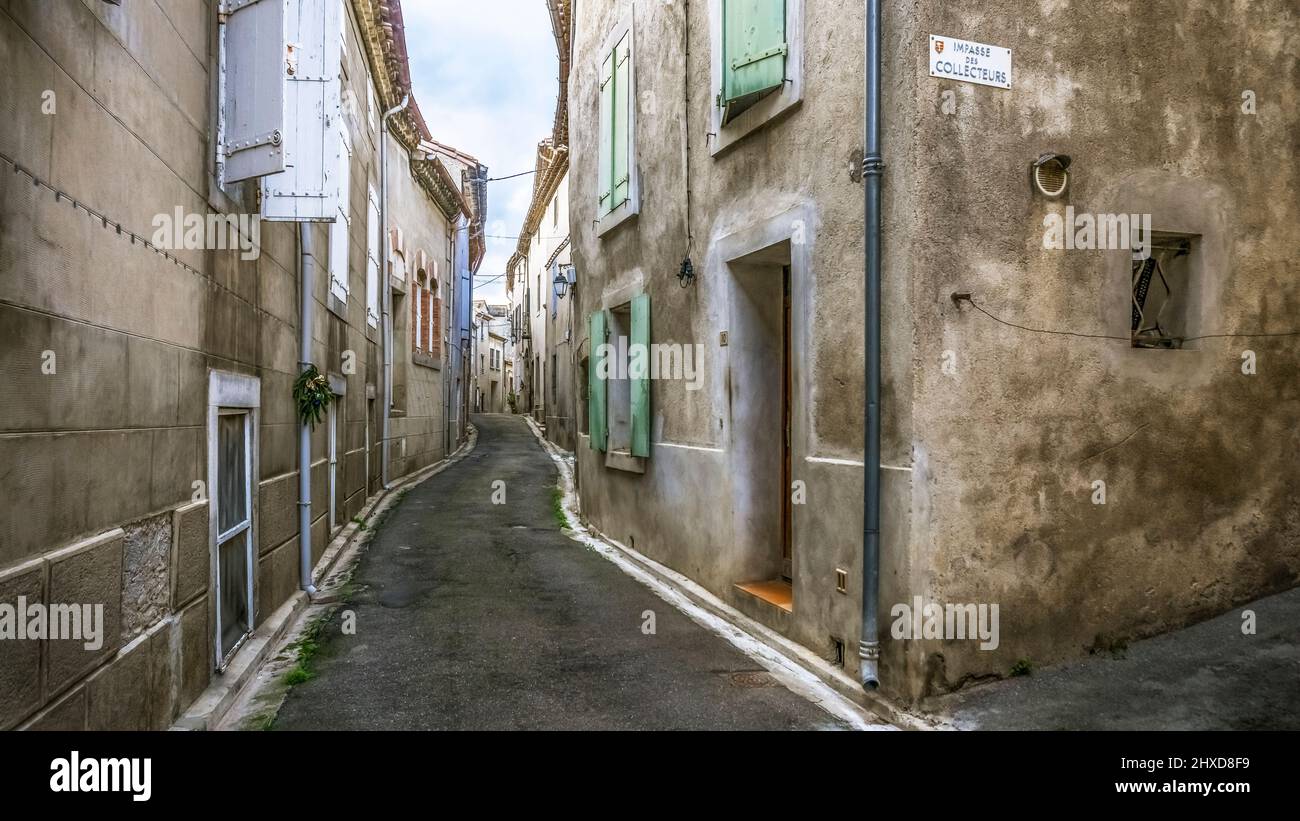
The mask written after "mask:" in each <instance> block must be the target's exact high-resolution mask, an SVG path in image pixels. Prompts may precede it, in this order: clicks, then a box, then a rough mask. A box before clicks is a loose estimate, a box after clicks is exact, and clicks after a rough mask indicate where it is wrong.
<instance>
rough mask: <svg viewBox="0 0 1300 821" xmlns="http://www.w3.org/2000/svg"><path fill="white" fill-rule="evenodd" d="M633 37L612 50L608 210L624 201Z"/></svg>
mask: <svg viewBox="0 0 1300 821" xmlns="http://www.w3.org/2000/svg"><path fill="white" fill-rule="evenodd" d="M631 37H632V35H631V34H624V35H623V39H622V40H619V41H618V45H617V46H615V47H614V135H613V140H614V163H613V175H614V191H613V200H612V201H611V202H610V209H611V210H612V209H614V208H617V207H619V206H620V205H622V204H623V203H625V202H627V199H628V180H629V176H628V159H629V157H630V156H631V151H630V145H629V143H630V140H629V137H630V136H631V128H630V125H631V122H630V120H631V116H632V84H631V79H630V78H631V77H632V39H631Z"/></svg>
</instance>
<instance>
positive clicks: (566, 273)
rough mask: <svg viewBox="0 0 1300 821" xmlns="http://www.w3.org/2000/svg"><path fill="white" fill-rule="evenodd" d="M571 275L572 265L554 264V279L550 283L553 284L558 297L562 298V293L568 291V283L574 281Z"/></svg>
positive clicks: (572, 274) (572, 273)
mask: <svg viewBox="0 0 1300 821" xmlns="http://www.w3.org/2000/svg"><path fill="white" fill-rule="evenodd" d="M573 276H574V272H573V266H572V265H556V266H555V279H553V280H551V284H552V285H554V286H555V295H556V296H557V297H559V298H560V299H564V295H565V294H566V293H568V291H569V284H570V283H572V282H573V281H574V280H573Z"/></svg>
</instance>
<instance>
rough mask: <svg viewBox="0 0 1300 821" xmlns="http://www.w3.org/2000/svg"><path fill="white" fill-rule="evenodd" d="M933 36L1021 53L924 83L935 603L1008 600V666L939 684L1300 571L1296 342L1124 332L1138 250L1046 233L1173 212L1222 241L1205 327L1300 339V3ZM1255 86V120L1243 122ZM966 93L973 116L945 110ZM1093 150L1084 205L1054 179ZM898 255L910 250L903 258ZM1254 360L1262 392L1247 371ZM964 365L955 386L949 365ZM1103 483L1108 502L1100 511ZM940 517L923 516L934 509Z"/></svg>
mask: <svg viewBox="0 0 1300 821" xmlns="http://www.w3.org/2000/svg"><path fill="white" fill-rule="evenodd" d="M919 11H920V13H921V19H922V28H923V30H924V31H925V32H928V33H935V34H943V35H948V36H953V37H962V38H966V39H972V40H977V41H981V42H986V43H993V44H997V45H1001V46H1006V47H1009V48H1011V49H1012V51H1013V54H1014V61H1015V64H1014V78H1015V79H1014V85H1013V88H1012V90H1010V91H1002V90H998V89H992V88H984V87H978V86H973V85H968V84H959V83H951V82H947V81H941V80H937V79H931V78H928V77H924V75H925V74H926V73H927V70H926V65H925V60H924V55H925V47H924V45H922V47H921V48H920V49H919V50H916V51H914V52H913V54H914V59H913V60H910V61H904V62H903V63H902V64H901V68H902V70H905V71H909V72H915V73H916V74H918V75H919V76H922V77H923V79H922V81H921V82H920V84H919V87H918V88H917V103H918V105H917V110H918V116H917V118H916V120H915V122H914V123H913V125H914V127H915V133H916V140H917V150H918V152H919V155H920V156H921V157H923V158H924V162H922V163H920V164H918V165H916V166H915V167H914V169H913V172H914V173H915V174H916V175H918V179H917V183H916V185H915V191H916V194H917V203H916V205H917V207H915V208H914V209H913V219H914V220H915V222H914V223H913V227H912V230H913V231H914V232H915V235H916V237H917V239H916V240H914V242H913V247H914V250H915V261H916V264H915V267H914V271H915V276H914V279H913V282H914V289H913V297H912V300H913V304H914V306H915V315H916V344H917V371H916V379H917V382H916V390H917V392H916V401H915V405H914V409H915V414H916V421H915V427H916V443H915V446H916V449H917V453H918V460H917V461H918V471H919V470H920V462H921V461H922V460H924V462H925V463H926V465H927V467H926V469H925V471H924V481H923V482H922V481H921V479H920V477H919V476H918V477H917V484H918V499H919V500H923V504H924V505H925V509H924V511H922V510H920V509H918V510H917V515H916V520H915V522H914V527H915V528H916V535H915V543H914V551H915V557H914V559H915V562H916V573H915V584H916V592H917V593H919V594H924V595H927V596H930V597H933V598H935V599H936V600H938V601H941V602H943V601H949V602H996V603H999V604H1000V605H1001V633H1002V642H1001V647H1000V648H999V650H998V651H997V652H996V653H987V652H979V651H977V650H975V649H974V647H973V646H972V645H971V644H970V643H949V644H946V645H943V646H940V645H938V644H933V643H928V646H927V647H926V648H925V650H924V652H925V653H926V654H927V656H928V658H926V660H925V662H924V664H925V669H924V675H925V684H924V690H925V691H926V692H934V691H941V690H944V689H947V688H951V687H954V686H957V685H959V684H961V683H962V681H963V680H964V679H967V678H969V677H971V676H979V675H985V674H1001V675H1005V674H1006V673H1007V672H1008V670H1009V668H1010V666H1011V665H1012V664H1013V663H1014V662H1015V661H1016V660H1018V659H1031V660H1033V661H1035V662H1039V663H1042V662H1050V661H1054V660H1057V659H1060V658H1063V657H1069V656H1076V655H1079V654H1082V653H1084V652H1086V651H1087V650H1088V649H1090V648H1091V649H1096V648H1097V647H1099V646H1101V647H1105V646H1109V645H1112V644H1115V643H1118V642H1122V641H1124V640H1128V639H1132V638H1135V637H1140V636H1144V635H1148V634H1151V633H1156V632H1160V631H1163V630H1167V629H1170V628H1173V627H1177V626H1179V625H1182V624H1185V623H1187V622H1189V621H1194V620H1197V619H1200V618H1203V617H1206V616H1209V615H1211V614H1214V613H1218V612H1222V611H1223V610H1225V609H1227V608H1229V607H1232V606H1233V605H1235V604H1238V603H1240V602H1242V601H1245V600H1248V599H1251V598H1253V597H1256V596H1258V595H1261V594H1264V593H1267V592H1272V591H1276V590H1281V589H1285V588H1288V587H1291V586H1293V585H1295V584H1296V581H1297V578H1300V515H1298V514H1297V510H1300V506H1298V505H1297V503H1298V502H1300V496H1298V495H1297V494H1298V493H1300V491H1298V490H1297V489H1298V488H1300V463H1297V461H1296V460H1295V458H1294V453H1295V450H1296V446H1297V444H1300V438H1297V437H1300V429H1298V428H1297V425H1296V420H1297V419H1298V418H1300V395H1298V394H1297V391H1296V384H1297V382H1296V377H1297V375H1298V372H1300V352H1298V350H1297V338H1296V337H1280V338H1273V339H1262V338H1255V339H1207V340H1202V341H1201V342H1199V343H1198V344H1197V345H1196V350H1183V351H1161V350H1135V349H1132V348H1130V347H1129V345H1128V343H1127V341H1124V340H1118V341H1115V340H1099V339H1081V338H1076V337H1065V336H1051V335H1044V334H1034V333H1026V332H1023V331H1019V330H1015V329H1012V328H1008V327H1005V326H1001V325H998V324H996V323H994V322H992V321H991V320H989V319H988V318H986V317H984V316H982V315H980V314H977V313H975V312H974V311H972V310H971V309H970V308H969V307H966V308H964V309H960V310H959V309H958V308H957V307H955V306H954V305H953V304H952V303H951V302H950V301H948V299H947V297H948V294H949V293H950V292H952V291H954V290H960V291H972V292H974V294H975V296H976V299H977V300H979V301H981V303H982V304H983V305H984V307H986V308H987V309H988V310H989V311H991V312H993V313H995V314H997V315H999V316H1001V317H1003V318H1005V319H1007V320H1009V321H1012V322H1016V323H1018V324H1022V325H1027V326H1030V327H1034V328H1051V329H1061V330H1069V331H1075V332H1080V333H1094V334H1108V335H1117V336H1121V337H1122V336H1124V335H1126V334H1127V333H1128V327H1129V304H1128V303H1129V300H1128V287H1129V286H1128V283H1129V276H1130V273H1129V262H1128V258H1127V255H1126V254H1125V253H1124V252H1123V251H1122V250H1121V251H1111V252H1102V251H1050V250H1044V249H1043V246H1042V237H1043V232H1044V228H1043V219H1044V216H1045V215H1046V214H1047V213H1049V212H1056V213H1061V212H1063V210H1064V208H1065V206H1067V205H1069V206H1073V208H1074V209H1075V210H1076V211H1078V212H1092V213H1106V212H1112V213H1113V212H1119V213H1130V212H1138V213H1142V212H1149V213H1151V214H1153V218H1154V228H1155V230H1157V231H1160V230H1166V231H1179V232H1187V233H1194V234H1199V235H1201V237H1202V239H1201V242H1200V253H1203V254H1204V255H1205V256H1206V259H1207V261H1208V262H1209V263H1210V264H1209V270H1210V271H1211V272H1212V275H1213V277H1214V278H1215V279H1216V280H1217V281H1218V283H1219V287H1216V288H1213V289H1212V293H1211V294H1210V298H1209V299H1208V300H1207V302H1206V304H1205V306H1204V311H1205V313H1204V319H1203V323H1204V327H1203V329H1202V332H1203V333H1232V332H1252V331H1256V332H1258V331H1268V332H1276V331H1294V330H1300V290H1298V289H1297V286H1296V274H1297V264H1296V262H1295V257H1296V251H1297V250H1300V243H1298V242H1297V240H1296V237H1297V233H1296V229H1295V224H1296V221H1297V219H1300V209H1297V200H1296V196H1295V190H1296V185H1297V179H1296V162H1295V157H1296V153H1297V151H1296V149H1297V144H1298V139H1300V138H1298V137H1297V134H1300V131H1298V129H1297V123H1298V122H1300V111H1297V88H1298V87H1300V83H1298V82H1297V81H1298V80H1300V65H1298V64H1297V59H1296V56H1295V53H1296V47H1297V45H1300V26H1298V25H1297V17H1296V13H1295V12H1296V8H1295V5H1294V3H1290V2H1286V0H1276V1H1275V2H1267V1H1266V2H1257V3H1245V2H1166V1H1162V0H1158V1H1156V2H1142V3H1137V2H1108V3H1102V4H1094V3H1068V2H1059V1H1057V2H1047V1H1046V0H1045V1H1044V2H1037V3H1021V2H1015V3H1012V2H999V3H988V4H984V5H983V7H982V8H980V9H972V8H971V7H969V6H962V7H960V9H958V8H956V7H951V6H945V5H943V4H939V3H925V4H922V5H921V8H920V10H919ZM1247 90H1250V91H1253V92H1254V95H1255V98H1256V102H1257V106H1258V108H1257V113H1256V114H1254V115H1248V114H1246V113H1244V112H1243V110H1242V104H1243V97H1242V95H1243V92H1245V91H1247ZM945 91H952V92H953V93H954V95H955V103H956V105H955V111H953V113H952V114H951V115H949V114H945V113H944V112H943V108H942V104H943V99H942V95H943V94H944V92H945ZM1047 151H1054V152H1059V153H1064V154H1069V155H1071V156H1072V157H1073V161H1074V165H1073V167H1072V169H1071V171H1072V177H1073V179H1072V184H1071V189H1070V191H1069V193H1068V195H1067V196H1066V197H1065V198H1064V199H1062V200H1058V201H1056V202H1049V201H1047V200H1044V199H1043V198H1041V197H1037V196H1034V195H1032V194H1031V192H1030V189H1029V186H1028V182H1027V168H1028V166H1029V163H1030V162H1032V160H1033V159H1034V158H1035V157H1037V156H1038V155H1039V154H1040V153H1042V152H1047ZM889 241H892V235H891V239H890V240H887V242H889ZM1248 349H1249V350H1253V351H1254V352H1255V354H1256V356H1257V357H1258V363H1259V365H1258V373H1257V374H1256V375H1254V376H1248V375H1244V374H1243V373H1242V370H1241V366H1242V359H1241V355H1242V352H1243V351H1245V350H1248ZM945 350H947V351H952V352H953V353H955V356H956V363H957V368H956V372H955V374H954V375H945V374H944V373H943V372H942V370H941V368H940V362H941V357H942V356H943V352H944V351H945ZM1096 480H1100V481H1104V482H1105V483H1106V490H1107V495H1106V503H1105V504H1104V505H1096V504H1093V503H1092V497H1093V487H1092V483H1093V482H1094V481H1096ZM922 514H923V515H922Z"/></svg>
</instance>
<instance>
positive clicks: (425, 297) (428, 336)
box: [420, 289, 433, 351]
mask: <svg viewBox="0 0 1300 821" xmlns="http://www.w3.org/2000/svg"><path fill="white" fill-rule="evenodd" d="M432 296H433V294H432V293H431V292H430V291H429V290H428V289H424V290H421V291H420V306H421V308H420V310H421V311H422V312H423V313H424V322H422V323H420V347H422V348H424V349H425V350H426V351H431V350H433V334H432V333H431V332H430V331H431V328H432V325H433V319H432V317H431V315H430V313H429V310H430V307H429V306H430V302H431V297H432Z"/></svg>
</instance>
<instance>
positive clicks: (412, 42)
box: [402, 0, 559, 302]
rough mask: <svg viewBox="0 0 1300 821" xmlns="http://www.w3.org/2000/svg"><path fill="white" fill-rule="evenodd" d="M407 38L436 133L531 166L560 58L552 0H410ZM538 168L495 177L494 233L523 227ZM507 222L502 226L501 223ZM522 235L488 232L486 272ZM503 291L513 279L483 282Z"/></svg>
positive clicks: (522, 167)
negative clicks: (549, 5)
mask: <svg viewBox="0 0 1300 821" xmlns="http://www.w3.org/2000/svg"><path fill="white" fill-rule="evenodd" d="M402 17H403V20H404V22H405V24H406V48H407V51H408V53H409V56H410V62H411V81H412V84H413V85H414V91H415V98H416V100H417V101H418V102H419V104H420V111H421V112H422V113H423V114H424V120H425V122H426V123H428V125H429V131H430V132H431V133H432V134H433V138H434V139H435V140H438V141H439V142H443V143H447V144H449V145H453V146H455V147H456V148H459V149H461V150H462V151H466V152H468V153H470V154H473V155H474V156H475V157H478V159H479V161H480V162H482V163H484V164H485V165H487V166H488V176H491V177H501V176H505V175H507V174H515V173H518V172H520V171H528V170H531V169H532V168H533V167H534V165H535V164H536V157H537V143H538V141H540V140H542V139H543V138H545V137H548V136H550V133H551V123H552V120H553V118H554V116H555V95H556V91H557V82H558V80H557V75H558V72H559V66H558V60H557V58H556V53H555V38H554V36H553V35H552V33H551V20H550V15H549V14H547V11H546V3H545V1H544V0H468V1H465V0H405V2H404V3H403V4H402ZM532 186H533V178H532V175H525V176H522V177H516V178H515V179H511V180H502V181H500V182H490V183H488V219H487V224H488V226H489V230H488V231H487V233H489V234H506V235H515V234H518V233H519V228H520V226H521V225H522V224H523V220H524V212H525V211H526V210H527V208H528V202H529V198H530V196H531V192H532ZM503 228H504V229H506V230H501V229H503ZM514 248H515V240H513V239H492V238H489V239H488V240H487V255H486V256H485V257H484V259H483V265H482V267H480V268H479V273H480V274H482V275H484V276H481V277H479V279H480V280H483V279H486V278H487V277H489V276H494V275H496V274H501V273H504V272H505V264H506V260H508V259H509V258H510V254H511V253H512V252H513V251H514ZM475 297H478V298H486V299H488V300H489V301H491V302H504V301H505V281H504V280H503V279H498V280H496V281H494V282H492V283H490V284H487V285H484V286H483V287H482V288H479V289H477V290H476V291H475Z"/></svg>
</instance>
